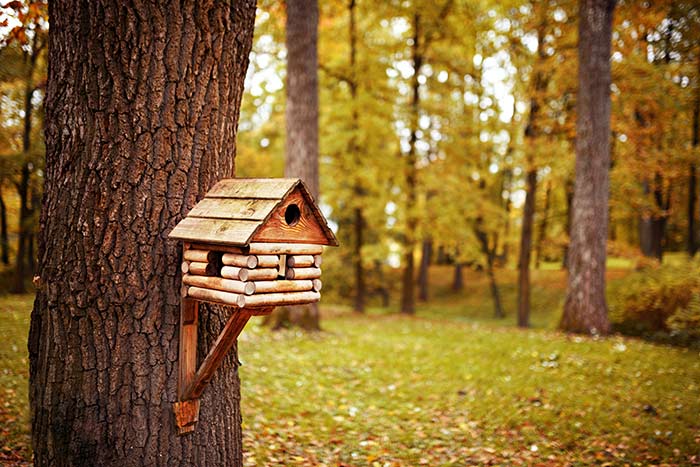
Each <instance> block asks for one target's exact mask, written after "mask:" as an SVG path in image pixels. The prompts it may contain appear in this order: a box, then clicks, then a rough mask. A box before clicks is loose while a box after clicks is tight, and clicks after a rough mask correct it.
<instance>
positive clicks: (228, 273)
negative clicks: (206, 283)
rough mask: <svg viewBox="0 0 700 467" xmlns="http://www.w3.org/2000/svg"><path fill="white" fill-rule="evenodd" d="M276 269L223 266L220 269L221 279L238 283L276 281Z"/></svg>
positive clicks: (277, 273)
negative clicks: (233, 280) (234, 280)
mask: <svg viewBox="0 0 700 467" xmlns="http://www.w3.org/2000/svg"><path fill="white" fill-rule="evenodd" d="M278 275H279V272H278V271H277V269H273V268H265V269H246V268H239V267H236V266H224V267H223V268H221V277H225V278H227V279H236V280H239V281H244V282H245V281H271V280H275V279H277V276H278Z"/></svg>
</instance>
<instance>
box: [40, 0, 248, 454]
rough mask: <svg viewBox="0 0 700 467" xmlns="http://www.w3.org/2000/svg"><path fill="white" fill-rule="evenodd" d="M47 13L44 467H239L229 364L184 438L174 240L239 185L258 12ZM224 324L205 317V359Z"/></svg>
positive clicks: (186, 8)
mask: <svg viewBox="0 0 700 467" xmlns="http://www.w3.org/2000/svg"><path fill="white" fill-rule="evenodd" d="M49 10H50V11H49V13H50V15H49V17H50V19H51V27H50V30H49V36H50V41H49V52H48V55H49V61H50V67H49V77H48V86H47V97H46V150H47V155H46V159H47V160H46V186H45V197H44V199H43V205H42V212H41V221H40V222H41V231H40V235H39V269H38V274H39V276H40V278H39V279H38V280H37V284H38V291H37V298H36V302H35V305H34V310H33V311H32V316H31V329H30V335H29V358H30V404H31V409H32V439H33V444H34V456H35V458H34V461H35V465H37V466H48V465H100V466H117V465H118V466H142V465H162V466H177V465H199V466H214V465H216V466H221V465H241V463H242V455H241V426H240V424H241V414H240V410H239V409H240V406H239V402H240V392H239V381H238V376H237V373H236V355H235V352H234V353H233V354H232V355H229V356H227V359H226V362H225V363H224V365H223V366H222V369H221V370H220V371H219V373H218V374H217V375H216V376H215V377H214V379H213V380H212V382H211V385H210V386H209V388H208V389H207V391H206V392H205V393H204V396H203V398H202V406H201V412H200V418H199V419H200V422H199V425H198V426H197V429H196V430H195V432H194V433H193V434H190V435H187V436H183V437H178V436H177V435H176V432H177V431H176V429H175V424H174V420H173V415H172V409H171V405H172V403H173V402H175V401H176V398H177V396H176V379H177V367H176V365H175V363H176V361H177V340H178V334H177V323H178V313H179V311H178V308H179V301H180V298H179V293H178V290H179V271H178V270H179V267H178V264H179V252H180V245H178V244H177V243H175V242H171V241H168V240H167V234H168V232H169V231H170V230H171V229H172V228H173V226H174V225H175V224H176V223H177V222H178V221H179V220H180V219H181V218H182V217H183V215H184V214H185V213H186V212H187V211H188V210H189V209H190V208H191V207H192V206H193V205H194V204H195V202H196V201H197V199H198V198H200V197H201V196H203V195H204V193H205V192H206V191H207V190H208V189H209V188H210V187H211V186H212V185H213V184H214V183H215V182H216V181H217V180H219V179H220V178H222V177H230V176H233V174H234V158H235V151H236V145H235V136H236V127H237V123H238V111H239V106H240V102H241V96H242V94H243V80H244V77H245V74H246V69H247V66H248V54H249V51H250V47H251V42H252V36H253V25H254V19H255V1H254V0H248V1H240V2H235V3H228V2H207V3H202V2H195V1H187V2H184V3H183V4H181V5H179V6H178V7H177V8H171V7H167V6H166V5H164V4H153V3H149V4H129V5H126V4H124V3H123V2H119V1H109V0H101V1H97V0H96V1H91V2H77V1H70V0H64V1H56V2H53V3H51V5H50V8H49ZM229 313H230V310H226V309H225V308H222V307H217V306H206V307H205V308H204V309H203V312H202V313H201V315H200V331H199V332H200V335H201V336H202V339H201V345H200V348H199V349H198V351H199V353H200V355H203V354H204V352H205V351H206V350H207V349H208V347H209V346H210V345H211V343H212V341H213V340H214V338H215V337H216V336H217V334H218V331H219V330H220V329H221V327H222V326H223V324H224V323H225V320H226V318H227V316H228V315H229Z"/></svg>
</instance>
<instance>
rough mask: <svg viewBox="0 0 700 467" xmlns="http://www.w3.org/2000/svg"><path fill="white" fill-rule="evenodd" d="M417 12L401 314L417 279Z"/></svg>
mask: <svg viewBox="0 0 700 467" xmlns="http://www.w3.org/2000/svg"><path fill="white" fill-rule="evenodd" d="M419 41H420V15H418V14H417V13H416V14H415V15H414V16H413V44H412V46H411V59H412V61H413V77H412V78H411V89H412V93H413V94H412V95H413V98H412V100H411V138H410V141H409V145H410V147H409V150H408V155H407V157H406V161H405V180H406V232H405V235H404V254H403V263H404V268H403V279H402V281H401V313H405V314H409V315H412V314H415V312H416V290H415V289H416V280H415V277H414V276H415V272H414V271H415V267H414V260H413V250H414V248H415V243H416V228H417V226H418V219H416V198H417V195H416V191H417V189H418V187H417V185H418V180H417V178H418V173H417V168H416V162H417V160H416V158H417V156H416V142H417V141H418V112H419V109H420V82H419V81H418V75H419V73H420V69H421V67H422V66H423V56H422V54H421V50H420V43H419Z"/></svg>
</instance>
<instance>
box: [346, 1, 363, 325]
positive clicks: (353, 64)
mask: <svg viewBox="0 0 700 467" xmlns="http://www.w3.org/2000/svg"><path fill="white" fill-rule="evenodd" d="M355 6H356V3H355V0H350V2H349V3H348V13H349V16H350V24H349V31H348V33H349V34H348V36H349V38H350V57H349V58H350V60H349V61H350V72H351V73H352V77H351V79H350V83H349V84H350V99H351V101H352V102H351V105H352V122H351V125H352V136H351V138H350V152H351V154H352V160H353V163H354V170H355V173H354V174H353V176H354V177H355V180H354V183H355V187H354V190H353V191H354V194H355V197H356V199H355V202H356V203H358V205H357V206H356V207H355V220H354V229H355V245H354V250H353V262H354V267H355V300H354V303H353V309H354V311H356V312H358V313H364V312H365V296H366V295H367V288H366V285H365V271H364V265H363V258H362V247H363V246H364V230H365V216H364V212H363V209H362V204H363V201H364V196H365V191H364V189H363V188H362V185H361V183H360V180H361V178H360V177H361V173H362V161H361V159H360V156H361V154H360V147H359V144H358V132H359V131H360V114H359V110H358V108H359V105H360V103H359V102H358V96H357V91H358V82H357V76H358V73H357V20H356V14H355V13H356V11H355Z"/></svg>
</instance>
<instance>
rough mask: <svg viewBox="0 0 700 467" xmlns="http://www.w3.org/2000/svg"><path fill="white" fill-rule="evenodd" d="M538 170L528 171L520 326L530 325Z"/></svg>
mask: <svg viewBox="0 0 700 467" xmlns="http://www.w3.org/2000/svg"><path fill="white" fill-rule="evenodd" d="M536 191H537V170H535V169H530V170H528V171H527V177H526V188H525V206H523V225H522V232H521V234H520V258H519V260H518V326H520V327H522V328H526V327H529V326H530V253H531V250H532V228H533V224H534V218H535V196H536Z"/></svg>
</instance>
